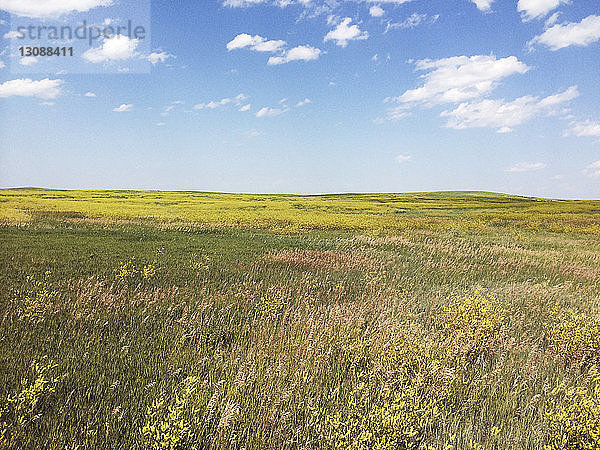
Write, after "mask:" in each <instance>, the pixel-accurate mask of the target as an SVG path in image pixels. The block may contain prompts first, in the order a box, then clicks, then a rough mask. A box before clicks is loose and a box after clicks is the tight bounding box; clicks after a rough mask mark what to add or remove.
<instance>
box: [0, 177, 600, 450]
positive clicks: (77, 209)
mask: <svg viewBox="0 0 600 450" xmlns="http://www.w3.org/2000/svg"><path fill="white" fill-rule="evenodd" d="M0 242H1V245H0V267H1V270H0V448H8V449H29V448H31V449H33V448H47V449H87V448H101V449H109V448H114V449H121V448H128V449H129V448H131V449H193V448H196V449H201V448H239V449H242V448H245V449H270V448H272V449H280V448H306V449H321V448H332V449H349V448H352V449H402V448H427V449H430V448H433V449H467V448H475V449H478V448H481V449H501V448H523V449H529V448H530V449H538V448H548V449H561V448H573V449H593V448H600V372H599V370H598V366H597V364H598V361H599V359H600V201H563V200H551V199H538V198H530V197H516V196H509V195H503V194H494V193H486V192H439V193H411V194H340V195H323V196H293V195H241V194H239V195H238V194H218V193H201V192H158V191H57V190H43V189H12V190H0Z"/></svg>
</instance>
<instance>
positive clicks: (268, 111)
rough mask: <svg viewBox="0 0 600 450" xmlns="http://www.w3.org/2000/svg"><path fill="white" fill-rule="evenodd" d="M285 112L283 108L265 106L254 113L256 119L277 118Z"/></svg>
mask: <svg viewBox="0 0 600 450" xmlns="http://www.w3.org/2000/svg"><path fill="white" fill-rule="evenodd" d="M286 111H287V109H284V108H269V107H267V106H265V107H264V108H261V109H260V110H259V111H258V112H257V113H256V117H274V116H279V115H280V114H283V113H284V112H286Z"/></svg>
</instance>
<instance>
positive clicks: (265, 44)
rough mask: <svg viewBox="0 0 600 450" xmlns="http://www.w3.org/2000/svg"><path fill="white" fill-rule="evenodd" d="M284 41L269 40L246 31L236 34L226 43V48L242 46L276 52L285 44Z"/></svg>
mask: <svg viewBox="0 0 600 450" xmlns="http://www.w3.org/2000/svg"><path fill="white" fill-rule="evenodd" d="M285 44H286V43H285V41H281V40H272V41H269V40H268V39H267V38H264V37H262V36H258V35H256V36H251V35H249V34H246V33H242V34H238V35H237V36H236V37H235V38H233V40H231V41H230V42H228V43H227V50H229V51H231V50H238V49H242V48H249V49H250V50H254V51H256V52H271V53H273V52H277V51H279V50H281V48H282V47H284V46H285Z"/></svg>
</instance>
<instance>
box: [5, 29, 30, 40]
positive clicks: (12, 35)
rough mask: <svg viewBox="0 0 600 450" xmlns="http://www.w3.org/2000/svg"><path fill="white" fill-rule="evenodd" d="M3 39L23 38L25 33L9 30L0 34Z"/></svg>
mask: <svg viewBox="0 0 600 450" xmlns="http://www.w3.org/2000/svg"><path fill="white" fill-rule="evenodd" d="M2 37H3V38H4V39H23V38H24V37H25V35H24V34H23V33H19V32H18V31H9V32H8V33H4V36H2Z"/></svg>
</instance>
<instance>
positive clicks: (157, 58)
mask: <svg viewBox="0 0 600 450" xmlns="http://www.w3.org/2000/svg"><path fill="white" fill-rule="evenodd" d="M174 57H175V56H174V55H171V54H170V53H167V52H163V51H154V52H152V53H150V54H149V55H148V56H147V57H146V59H147V60H148V61H150V62H151V63H152V65H155V64H158V63H159V62H161V63H163V62H165V61H166V60H167V59H169V58H174Z"/></svg>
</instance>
